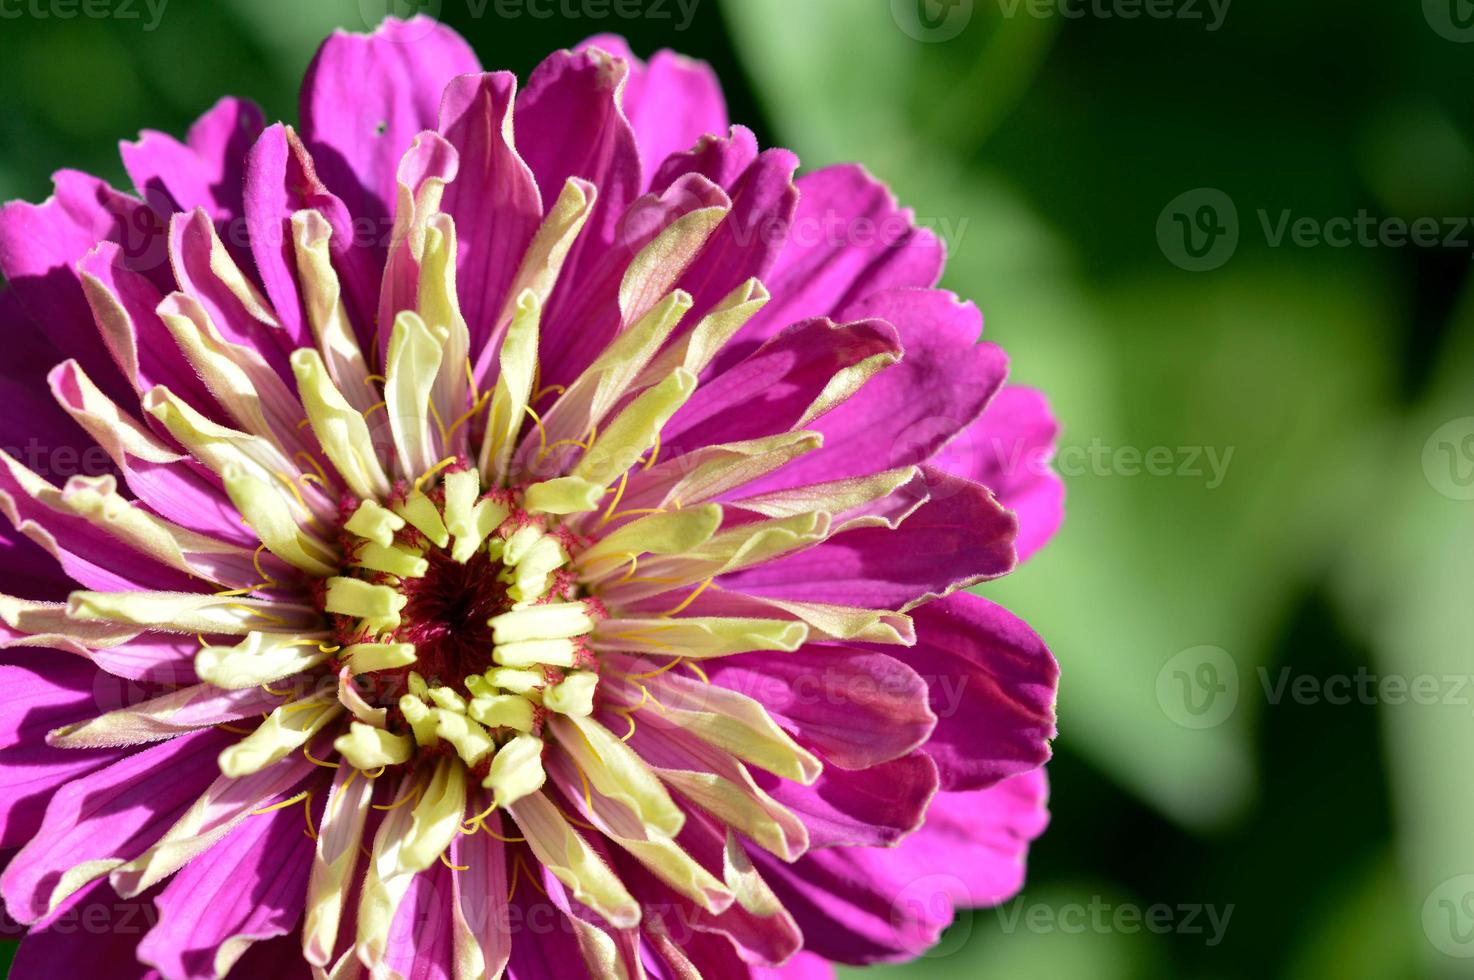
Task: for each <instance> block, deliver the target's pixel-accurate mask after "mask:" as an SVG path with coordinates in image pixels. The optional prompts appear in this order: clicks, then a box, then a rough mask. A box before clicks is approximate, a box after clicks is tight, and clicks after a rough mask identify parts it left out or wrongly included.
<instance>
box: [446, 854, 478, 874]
mask: <svg viewBox="0 0 1474 980" xmlns="http://www.w3.org/2000/svg"><path fill="white" fill-rule="evenodd" d="M440 863H441V864H443V865H445V866H446V867H447V868H449V869H450V870H452V871H470V870H471V866H470V865H469V864H468V865H465V866H464V867H462V866H461V865H459V864H451V863H450V861H449V859H447V858H446V856H445V852H444V851H441V852H440Z"/></svg>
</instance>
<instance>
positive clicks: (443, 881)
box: [384, 863, 525, 980]
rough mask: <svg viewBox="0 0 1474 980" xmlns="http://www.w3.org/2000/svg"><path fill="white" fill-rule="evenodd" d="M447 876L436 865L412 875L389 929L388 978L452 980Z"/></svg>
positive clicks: (448, 882)
mask: <svg viewBox="0 0 1474 980" xmlns="http://www.w3.org/2000/svg"><path fill="white" fill-rule="evenodd" d="M450 876H451V872H450V871H449V870H448V869H447V868H446V867H445V866H444V865H441V864H438V863H437V864H433V865H431V866H430V869H429V870H428V871H421V872H420V873H419V874H417V875H415V877H414V881H413V883H411V884H410V886H409V892H408V893H407V894H406V895H405V897H404V901H403V902H402V903H400V906H399V914H398V915H396V916H395V917H394V923H393V925H391V926H390V927H389V945H388V949H387V952H386V953H385V956H384V964H385V966H386V967H388V968H389V969H390V970H392V971H394V972H392V973H390V974H387V975H389V976H399V977H404V978H406V980H451V961H452V956H451V942H452V939H451V905H450V902H451V887H452V886H451V880H450ZM524 884H525V883H524ZM517 945H519V946H520V945H522V944H521V943H518V944H517Z"/></svg>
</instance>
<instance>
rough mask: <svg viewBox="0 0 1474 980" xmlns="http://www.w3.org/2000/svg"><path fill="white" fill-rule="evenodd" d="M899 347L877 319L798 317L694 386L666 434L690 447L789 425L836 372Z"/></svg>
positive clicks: (890, 354)
mask: <svg viewBox="0 0 1474 980" xmlns="http://www.w3.org/2000/svg"><path fill="white" fill-rule="evenodd" d="M900 352H901V343H900V338H899V337H897V336H896V332H895V329H894V328H893V327H891V326H890V325H889V324H887V323H884V322H882V321H879V320H866V321H862V322H859V323H846V324H836V323H833V322H832V321H829V320H809V321H806V322H804V323H797V324H794V325H793V326H792V327H790V328H788V329H787V330H784V331H783V332H782V333H780V334H778V335H777V336H775V337H773V338H772V339H771V340H769V341H768V342H767V343H766V344H764V345H763V346H762V347H760V348H758V349H757V350H755V351H753V352H752V354H750V355H748V356H747V357H746V358H744V359H743V360H741V361H739V362H738V363H736V364H735V365H733V366H732V367H731V368H730V369H728V370H727V371H724V372H722V373H721V374H718V375H717V376H716V377H714V378H712V379H711V380H710V381H708V382H706V383H705V384H703V385H702V386H701V387H699V388H697V389H696V393H695V394H694V395H692V396H691V399H690V401H688V402H686V404H685V405H684V406H683V407H682V408H681V409H680V411H678V412H676V414H675V415H674V416H672V417H671V420H670V422H669V423H668V424H667V425H666V427H665V429H664V431H663V432H662V434H661V437H662V439H663V440H665V442H666V443H667V445H669V446H671V447H678V448H681V449H692V448H696V447H698V446H707V445H716V444H719V443H724V442H735V441H737V440H741V439H755V438H759V437H761V436H767V435H773V434H775V433H779V432H787V431H789V430H790V429H792V428H793V427H794V426H796V425H798V424H799V422H801V421H802V420H803V417H804V414H805V413H806V412H807V410H808V408H809V406H810V405H812V404H813V403H814V401H815V400H816V399H817V398H818V397H819V396H820V394H822V393H823V392H824V390H825V388H826V386H827V385H828V384H829V382H830V380H831V379H832V378H833V377H834V375H835V373H836V372H838V371H841V370H843V369H844V368H847V367H853V366H855V365H857V364H859V363H861V362H862V361H866V360H869V359H871V358H875V357H897V356H899V354H900Z"/></svg>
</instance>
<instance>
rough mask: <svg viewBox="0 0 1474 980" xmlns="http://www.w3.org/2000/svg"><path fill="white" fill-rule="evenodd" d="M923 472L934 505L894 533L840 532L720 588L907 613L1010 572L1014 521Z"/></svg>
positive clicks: (986, 500) (973, 490) (981, 497)
mask: <svg viewBox="0 0 1474 980" xmlns="http://www.w3.org/2000/svg"><path fill="white" fill-rule="evenodd" d="M923 472H924V473H926V474H927V480H928V483H929V484H930V485H931V487H932V494H931V497H930V499H929V500H927V502H926V503H924V504H923V505H922V506H921V507H919V508H918V509H917V510H916V511H915V513H913V514H912V515H911V516H910V517H907V518H906V520H904V521H903V522H902V523H901V525H900V527H898V528H896V529H895V530H891V529H889V528H885V527H864V528H859V529H856V530H850V531H842V532H840V533H839V534H836V535H834V536H833V537H832V538H829V539H828V540H827V541H825V542H823V543H822V544H819V545H816V546H814V547H812V548H809V549H807V550H805V551H800V552H797V553H796V554H792V555H788V556H786V557H783V558H778V559H776V560H774V561H770V562H767V563H766V564H762V565H756V566H754V567H752V568H749V569H746V570H744V571H741V572H737V573H735V574H732V575H728V576H725V577H724V578H723V580H722V582H721V583H719V584H721V585H723V587H725V588H731V589H735V590H737V591H739V592H747V593H752V594H756V595H772V596H781V597H782V598H785V599H801V600H808V601H812V602H831V603H837V604H840V605H847V606H861V607H864V608H867V609H907V608H910V607H911V606H913V605H916V604H918V603H921V602H925V601H927V600H930V599H934V598H936V597H938V596H942V595H947V594H949V593H951V592H954V591H956V590H957V589H961V588H966V587H967V586H969V585H975V584H977V583H978V582H981V581H984V580H986V579H990V578H997V577H998V576H1000V575H1004V574H1006V573H1007V572H1009V571H1010V570H1012V568H1013V566H1014V552H1013V539H1014V537H1015V536H1016V535H1017V533H1018V524H1017V522H1016V521H1015V520H1014V517H1013V515H1012V514H1010V513H1009V512H1008V511H1006V510H1004V509H1003V507H1002V506H1001V505H1000V504H999V503H998V501H996V500H994V499H993V496H992V494H990V493H988V491H987V490H986V489H985V488H983V487H982V486H980V485H978V484H976V483H973V482H971V481H969V480H964V479H962V478H960V477H955V476H951V475H950V474H945V473H940V472H937V471H930V470H927V469H926V468H925V467H923Z"/></svg>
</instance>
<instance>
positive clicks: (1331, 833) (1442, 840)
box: [0, 0, 1474, 980]
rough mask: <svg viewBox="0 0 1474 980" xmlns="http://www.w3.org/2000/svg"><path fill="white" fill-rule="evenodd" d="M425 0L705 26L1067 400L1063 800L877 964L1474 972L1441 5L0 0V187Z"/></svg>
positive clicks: (565, 40) (1032, 598) (807, 148)
mask: <svg viewBox="0 0 1474 980" xmlns="http://www.w3.org/2000/svg"><path fill="white" fill-rule="evenodd" d="M416 8H419V9H425V10H428V11H430V12H433V13H437V14H438V16H440V17H441V19H443V20H444V21H446V22H448V23H450V24H451V25H453V26H455V27H456V28H458V29H459V30H460V31H462V32H463V33H464V34H465V35H466V36H467V37H468V38H469V39H470V40H471V41H472V43H473V44H474V45H475V46H476V48H477V49H478V51H479V52H480V54H481V57H482V60H483V62H484V63H485V64H487V65H488V66H493V67H505V68H512V69H515V70H516V71H518V72H519V73H520V74H523V75H524V76H525V73H526V72H527V71H528V70H529V69H530V68H531V67H532V66H533V65H534V64H535V63H536V62H537V61H538V60H539V59H540V57H541V56H542V55H543V54H544V53H545V52H547V51H549V50H552V49H553V48H556V47H561V46H566V45H569V44H572V43H574V42H576V41H578V40H579V39H581V38H583V37H585V36H587V35H589V34H592V33H596V32H600V31H608V30H612V31H617V32H620V33H624V34H626V35H627V36H629V37H630V39H631V41H632V43H633V45H634V47H635V49H636V51H638V52H640V53H644V54H648V53H649V52H651V51H653V50H654V49H656V48H658V47H663V46H671V47H676V48H678V49H681V50H683V51H685V52H687V53H690V54H693V55H696V56H699V57H702V58H705V59H707V60H709V61H711V62H712V63H713V64H714V65H715V67H716V69H717V70H718V72H719V73H720V75H721V76H722V79H723V81H724V83H725V86H726V90H727V94H728V99H729V103H730V106H731V110H732V116H733V118H734V119H735V120H738V121H742V122H746V123H748V124H749V125H751V126H752V127H753V128H754V129H756V130H757V132H758V134H759V137H760V138H761V139H762V140H763V142H764V143H766V144H781V145H786V146H790V147H793V148H794V149H796V150H797V151H798V152H799V154H800V155H801V156H802V157H803V159H804V162H805V164H806V166H809V167H814V166H819V165H822V164H827V163H831V162H834V161H840V160H859V161H863V162H865V163H866V164H867V165H868V166H869V167H870V168H871V169H872V170H873V171H874V172H875V173H877V174H878V175H880V176H881V177H882V178H884V179H885V180H887V181H888V182H889V183H890V184H891V185H892V186H893V187H894V188H895V189H896V191H897V193H898V194H899V196H900V197H901V199H902V200H903V201H904V202H905V203H907V204H908V205H909V206H911V207H913V208H914V209H915V211H916V214H917V217H918V219H919V220H920V221H921V222H923V223H925V224H927V225H929V226H931V227H933V228H935V229H936V230H937V231H938V232H939V233H940V234H941V235H942V236H943V237H944V238H946V239H947V240H948V243H949V245H950V249H951V261H950V264H949V267H948V272H947V276H946V285H948V286H949V287H950V288H952V289H954V290H956V291H958V292H960V293H962V294H963V295H965V296H968V297H971V298H973V299H975V300H976V301H977V302H978V304H979V305H980V306H981V307H982V309H983V311H984V313H985V314H986V316H987V320H988V326H987V331H988V335H989V336H990V337H991V339H993V340H996V341H999V342H1001V343H1002V344H1004V345H1005V346H1006V347H1007V348H1008V350H1009V351H1010V353H1011V355H1012V357H1013V364H1014V379H1015V380H1017V381H1021V382H1024V383H1028V384H1034V385H1038V386H1040V387H1043V388H1044V389H1045V390H1046V391H1047V392H1048V393H1049V395H1050V396H1051V398H1052V400H1053V403H1054V406H1055V408H1056V410H1057V412H1058V414H1059V416H1060V418H1061V419H1062V421H1063V424H1064V435H1063V438H1062V444H1061V445H1062V453H1061V458H1060V465H1061V468H1062V469H1063V470H1064V471H1065V474H1066V477H1067V480H1068V483H1069V493H1070V500H1069V518H1068V520H1067V522H1066V525H1065V529H1064V531H1063V532H1062V533H1061V534H1060V536H1059V537H1058V538H1057V539H1056V541H1055V542H1054V544H1053V546H1052V547H1050V548H1049V549H1047V550H1046V551H1045V552H1044V553H1043V554H1041V555H1040V556H1039V557H1038V558H1037V559H1035V560H1034V561H1032V562H1031V563H1030V564H1029V565H1027V566H1026V567H1024V568H1023V569H1021V570H1020V571H1019V572H1018V573H1016V574H1015V575H1014V576H1011V577H1010V578H1009V579H1008V580H1006V581H1004V582H1002V583H999V584H997V585H996V586H991V587H989V588H988V590H987V592H988V594H990V595H992V596H994V597H997V598H999V599H1001V600H1002V601H1004V602H1005V603H1007V604H1009V605H1010V606H1011V607H1013V608H1014V609H1016V610H1018V611H1019V612H1020V613H1021V614H1023V615H1024V616H1025V617H1026V618H1027V619H1029V621H1030V622H1031V623H1033V624H1034V625H1035V626H1036V627H1037V628H1038V629H1039V630H1040V632H1041V633H1043V634H1044V635H1045V636H1046V637H1047V638H1048V639H1049V640H1050V642H1051V644H1052V646H1053V648H1054V650H1055V652H1056V653H1057V655H1058V657H1059V659H1060V661H1061V664H1062V665H1063V669H1064V679H1063V685H1062V690H1061V694H1060V737H1059V740H1058V743H1057V755H1056V758H1055V761H1054V763H1053V764H1052V766H1051V769H1052V773H1053V786H1054V799H1053V810H1054V814H1055V816H1054V824H1053V826H1052V828H1051V830H1050V831H1049V833H1048V834H1047V836H1046V837H1045V838H1044V839H1043V840H1042V841H1041V842H1040V843H1039V845H1038V846H1037V847H1036V848H1035V849H1034V852H1033V854H1032V868H1031V875H1030V880H1029V884H1028V886H1027V889H1026V891H1025V893H1024V895H1023V896H1021V897H1020V898H1019V899H1017V900H1016V901H1014V902H1012V903H1010V904H1009V905H1008V906H1005V907H1004V908H1003V909H1000V910H988V911H981V912H977V913H975V914H973V915H972V916H971V917H970V918H964V919H962V920H960V921H959V922H958V923H957V924H956V926H954V928H953V930H952V931H951V932H950V933H949V934H948V935H947V937H946V938H945V940H944V942H943V944H942V946H941V947H940V948H939V949H938V950H936V951H934V952H933V953H932V954H931V955H930V956H929V957H928V958H927V959H925V960H923V961H921V962H920V963H917V964H913V965H910V966H905V967H897V968H886V969H876V970H872V971H866V972H867V975H869V976H875V977H881V976H886V977H889V976H894V977H923V976H924V977H929V978H936V980H945V978H951V977H974V976H990V977H1000V978H1026V980H1033V978H1041V980H1043V978H1050V980H1052V978H1059V977H1069V978H1074V977H1080V978H1092V980H1093V978H1127V977H1171V978H1178V977H1192V978H1228V977H1254V978H1263V977H1266V976H1275V977H1290V978H1296V980H1318V978H1327V980H1329V978H1338V980H1357V978H1410V977H1445V976H1447V977H1459V976H1474V959H1471V958H1465V957H1471V956H1474V877H1463V876H1465V875H1469V874H1470V873H1474V820H1471V819H1470V815H1471V814H1474V779H1471V773H1470V768H1471V767H1470V758H1471V752H1470V750H1471V748H1474V683H1470V682H1469V681H1468V678H1469V675H1470V674H1471V673H1474V663H1471V658H1470V657H1469V652H1470V645H1471V637H1474V622H1471V620H1474V616H1471V612H1470V610H1471V608H1474V602H1471V601H1470V599H1471V597H1470V596H1469V595H1468V589H1469V585H1470V583H1471V582H1474V574H1471V572H1474V540H1471V538H1474V521H1471V520H1470V517H1471V507H1474V504H1471V503H1470V500H1471V498H1474V486H1471V484H1474V478H1471V472H1474V418H1471V417H1470V416H1474V304H1471V303H1470V302H1469V301H1468V300H1467V298H1466V289H1465V286H1466V281H1467V278H1468V269H1469V264H1470V258H1471V247H1470V240H1471V238H1474V229H1471V228H1470V227H1469V221H1468V216H1469V215H1471V214H1474V99H1471V98H1470V91H1469V85H1468V82H1469V80H1470V79H1471V78H1474V43H1468V42H1471V41H1474V26H1470V27H1466V26H1464V25H1466V24H1470V22H1471V20H1474V8H1471V6H1470V3H1469V0H1426V2H1424V3H1423V4H1422V7H1421V9H1420V7H1419V4H1418V3H1417V2H1415V0H1414V2H1402V3H1397V4H1391V3H1382V4H1355V5H1353V4H1346V3H1343V2H1339V0H1281V2H1278V3H1269V2H1265V0H1259V2H1255V3H1250V2H1249V0H1238V2H1237V3H1232V4H1229V3H1225V2H1224V0H1216V6H1215V5H1210V4H1209V3H1208V2H1207V0H894V2H892V0H730V2H726V3H719V2H718V0H684V2H683V3H677V2H676V0H640V2H635V3H632V4H631V3H628V2H627V3H624V4H621V5H620V6H619V7H617V8H614V9H619V10H624V11H626V12H629V11H632V10H634V11H638V16H630V17H618V16H614V15H613V13H612V12H611V8H610V6H609V4H607V3H605V2H603V0H534V2H533V3H531V4H524V3H521V2H517V3H508V2H506V0H502V2H500V3H499V2H498V0H484V2H474V0H443V3H441V2H420V3H418V4H413V3H405V2H392V0H362V2H354V0H348V2H343V0H334V2H326V0H324V2H313V3H310V4H309V3H305V2H302V0H230V2H224V0H222V2H217V3H215V4H211V5H206V4H201V3H190V4H189V5H187V6H186V4H185V3H184V2H183V0H175V2H174V3H165V4H163V5H162V8H161V6H160V0H153V3H152V6H150V5H148V4H145V3H144V2H143V0H90V3H89V4H88V5H87V6H86V7H85V8H84V7H82V6H81V5H80V4H78V3H76V2H73V0H0V64H3V65H4V77H5V81H6V84H5V85H4V86H0V199H8V198H12V197H23V198H28V199H32V200H39V199H41V198H43V197H45V196H46V194H47V193H48V186H49V185H48V174H49V173H50V172H51V171H52V170H54V169H56V168H59V167H63V166H67V167H79V168H82V169H86V170H90V171H93V172H96V173H99V174H102V175H104V176H106V177H108V178H109V179H112V180H114V181H121V182H124V183H126V182H125V181H123V176H122V173H121V168H120V167H119V165H118V163H117V158H116V152H115V147H116V140H117V139H119V138H121V137H130V138H131V137H132V136H133V135H134V134H135V133H136V132H137V131H138V130H139V129H142V128H145V127H149V128H157V129H163V130H167V131H171V132H174V133H176V134H178V133H182V132H183V130H184V129H185V128H186V127H187V126H188V124H189V123H190V121H191V120H192V119H193V118H194V117H195V116H196V115H197V114H198V113H199V112H201V111H202V110H203V109H205V108H207V107H208V106H209V105H210V104H212V103H213V102H214V100H215V99H216V98H217V97H218V96H219V95H220V94H224V93H235V94H240V95H245V96H249V97H251V98H253V99H255V100H257V101H258V102H259V103H260V104H262V105H263V107H264V108H265V109H266V111H267V114H268V117H270V118H284V119H288V120H292V119H295V115H296V87H297V82H298V79H299V78H300V76H301V74H302V71H303V69H304V68H305V66H306V64H307V62H308V59H309V58H310V57H311V54H312V52H313V50H314V48H315V47H316V44H317V43H318V41H319V40H320V39H321V37H322V36H323V35H324V34H325V33H326V32H327V31H329V30H330V29H331V28H333V27H338V26H342V27H348V28H350V29H357V30H363V29H365V28H366V27H368V26H371V25H372V24H373V23H375V22H376V21H377V20H378V18H379V17H380V16H382V14H383V13H384V12H385V11H386V9H387V10H393V11H395V12H399V13H408V12H411V11H412V10H414V9H416ZM88 11H90V12H91V13H92V14H94V15H95V14H99V13H101V14H102V16H89V15H88ZM68 13H70V14H71V16H67V14H68ZM548 13H551V14H552V16H539V15H540V14H548ZM600 14H602V15H603V16H600ZM1205 209H1206V210H1205ZM1336 219H1340V222H1339V223H1338V222H1337V220H1336ZM1358 219H1359V220H1360V223H1361V228H1362V229H1364V230H1363V231H1362V232H1359V233H1354V234H1353V235H1352V236H1351V239H1350V240H1348V239H1347V238H1346V237H1345V236H1342V235H1341V233H1340V229H1341V228H1349V227H1352V226H1353V223H1355V222H1357V221H1358ZM1416 219H1425V223H1426V222H1427V221H1430V220H1431V221H1432V222H1433V223H1434V224H1432V225H1428V226H1427V228H1428V229H1429V230H1430V231H1431V229H1434V228H1436V229H1437V233H1436V235H1433V234H1429V235H1425V236H1423V237H1424V238H1425V240H1424V241H1423V242H1421V243H1418V244H1409V243H1406V242H1405V241H1402V240H1400V239H1399V237H1398V234H1397V230H1396V229H1397V222H1398V221H1402V222H1413V221H1415V220H1416ZM1297 223H1298V224H1297ZM1297 227H1298V228H1299V229H1300V230H1299V232H1298V233H1292V231H1291V230H1292V229H1295V228H1297ZM1282 229H1283V230H1284V234H1280V231H1281V230H1282ZM1402 237H1403V238H1405V237H1406V236H1405V235H1404V236H1402ZM1433 238H1437V239H1438V241H1436V242H1435V241H1433V240H1432V239H1433ZM1444 239H1447V240H1446V241H1445V240H1444ZM1210 246H1211V247H1210ZM1215 461H1216V462H1215ZM1148 463H1151V464H1152V465H1150V466H1148V465H1147V464H1148ZM1347 694H1349V696H1345V697H1343V695H1347ZM1338 702H1345V703H1338Z"/></svg>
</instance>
